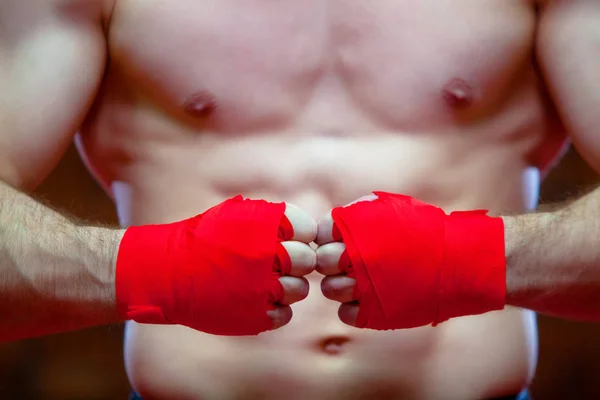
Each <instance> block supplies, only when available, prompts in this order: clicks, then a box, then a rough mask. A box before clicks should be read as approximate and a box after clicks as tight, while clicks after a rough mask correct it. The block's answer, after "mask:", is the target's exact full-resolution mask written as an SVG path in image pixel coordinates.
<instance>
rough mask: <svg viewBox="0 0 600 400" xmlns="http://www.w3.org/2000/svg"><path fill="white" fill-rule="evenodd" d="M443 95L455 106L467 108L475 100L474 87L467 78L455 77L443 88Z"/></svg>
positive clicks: (451, 105) (447, 101)
mask: <svg viewBox="0 0 600 400" xmlns="http://www.w3.org/2000/svg"><path fill="white" fill-rule="evenodd" d="M442 96H443V98H444V100H445V101H446V103H447V104H448V105H449V106H450V107H453V108H466V107H469V106H470V105H472V104H473V102H474V101H475V93H474V90H473V87H471V85H469V84H468V83H467V82H466V81H465V80H463V79H460V78H454V79H452V80H451V81H450V82H448V83H447V84H446V85H445V86H444V87H443V89H442Z"/></svg>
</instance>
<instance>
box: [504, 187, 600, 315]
mask: <svg viewBox="0 0 600 400" xmlns="http://www.w3.org/2000/svg"><path fill="white" fill-rule="evenodd" d="M503 219H504V222H505V240H506V258H507V270H506V282H507V302H508V303H509V304H511V305H514V306H519V307H524V308H528V309H532V310H535V311H538V312H542V313H547V314H551V315H556V316H560V317H565V318H576V319H584V320H593V321H600V188H599V189H596V190H595V191H593V192H591V193H589V194H588V195H586V196H584V197H582V198H580V199H579V200H577V201H575V202H573V203H571V204H569V205H566V206H564V207H562V208H559V209H558V210H555V211H552V212H540V213H536V214H529V215H522V216H512V217H504V218H503Z"/></svg>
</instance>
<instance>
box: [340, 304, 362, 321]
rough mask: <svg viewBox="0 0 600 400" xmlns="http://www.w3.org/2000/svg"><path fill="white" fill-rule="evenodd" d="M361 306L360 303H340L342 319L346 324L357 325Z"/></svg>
mask: <svg viewBox="0 0 600 400" xmlns="http://www.w3.org/2000/svg"><path fill="white" fill-rule="evenodd" d="M359 307H360V305H359V304H358V303H344V304H342V305H340V308H339V309H338V317H339V318H340V321H342V322H343V323H345V324H346V325H350V326H356V319H357V317H358V310H359Z"/></svg>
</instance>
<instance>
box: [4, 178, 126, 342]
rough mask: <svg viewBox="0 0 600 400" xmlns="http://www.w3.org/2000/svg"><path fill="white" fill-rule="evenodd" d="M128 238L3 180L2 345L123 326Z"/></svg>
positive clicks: (119, 232) (117, 231)
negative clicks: (119, 297)
mask: <svg viewBox="0 0 600 400" xmlns="http://www.w3.org/2000/svg"><path fill="white" fill-rule="evenodd" d="M122 235H123V231H121V230H114V229H106V228H98V227H86V226H78V225H76V224H74V223H73V222H71V221H69V220H68V219H67V218H65V217H63V216H61V215H60V214H58V213H56V212H54V211H52V210H50V209H49V208H47V207H44V206H43V205H41V204H39V203H37V202H35V201H34V200H32V199H31V198H29V197H28V196H26V195H24V194H21V193H19V192H18V191H16V190H14V189H12V188H11V187H9V186H8V185H6V184H3V183H0V341H3V340H17V339H21V338H24V337H29V336H35V335H39V334H48V333H56V332H62V331H67V330H73V329H80V328H84V327H88V326H94V325H102V324H107V323H111V322H115V321H116V320H117V313H116V302H115V264H116V256H117V251H118V246H119V243H120V240H121V238H122Z"/></svg>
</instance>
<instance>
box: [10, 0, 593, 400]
mask: <svg viewBox="0 0 600 400" xmlns="http://www.w3.org/2000/svg"><path fill="white" fill-rule="evenodd" d="M548 3H549V4H537V3H536V2H535V1H533V0H525V1H524V0H519V1H517V0H508V1H507V0H490V1H486V2H481V1H462V2H460V1H458V2H457V1H450V0H435V1H422V2H408V1H393V0H377V1H370V2H365V1H363V2H359V1H321V0H319V1H315V0H309V1H304V2H291V1H285V2H284V1H281V2H261V3H258V2H243V1H234V0H219V1H216V0H195V1H193V0H174V1H147V2H136V1H131V0H104V1H103V0H30V1H21V0H2V1H1V5H2V7H1V8H2V13H1V14H0V70H1V71H2V73H1V74H0V106H1V108H0V126H1V129H2V146H1V147H0V148H1V149H2V157H1V160H2V165H1V167H2V168H1V169H0V171H1V174H2V175H1V177H2V179H3V180H4V181H5V182H7V183H8V184H10V185H12V186H13V187H16V188H18V189H21V190H27V189H29V188H31V187H34V186H35V185H36V184H38V183H39V182H40V181H41V180H42V179H43V178H44V177H45V176H46V175H47V173H48V172H49V171H50V170H51V169H52V167H53V166H54V165H55V164H56V162H57V160H58V159H59V158H60V157H61V154H62V153H63V151H64V149H65V148H66V147H67V145H68V143H69V142H70V141H71V139H72V138H73V132H75V131H79V134H78V135H77V136H76V143H77V145H78V148H79V150H80V151H81V155H82V157H83V159H84V160H85V162H86V163H87V165H88V167H89V169H90V171H91V172H92V173H93V174H94V176H95V177H96V178H97V180H98V181H99V182H100V183H101V184H102V185H103V186H104V188H105V189H106V191H107V192H108V193H109V194H110V196H112V198H113V199H114V201H115V203H116V206H117V210H118V214H119V218H120V222H121V224H122V225H123V226H124V227H127V226H132V225H142V224H157V223H165V222H173V221H179V220H182V219H184V218H189V217H190V216H193V215H195V214H198V213H201V212H204V211H205V210H207V209H209V208H210V207H212V206H214V205H216V204H219V203H221V202H222V201H223V200H225V199H227V198H230V197H232V196H234V195H236V194H239V193H242V194H243V195H244V196H246V197H249V198H255V199H266V200H268V201H275V202H282V201H286V202H289V203H293V204H296V205H298V206H299V207H301V208H302V209H303V210H305V211H306V212H307V213H308V214H310V215H311V216H312V217H314V218H319V217H321V216H323V215H326V214H327V213H329V211H330V210H331V209H332V208H333V207H335V206H340V205H343V204H346V203H348V202H350V201H352V200H354V199H356V198H358V197H360V196H363V195H365V194H368V193H370V192H371V191H372V190H374V189H377V190H384V191H388V192H393V193H404V194H408V195H411V196H414V197H417V198H419V199H421V200H423V201H426V202H429V203H432V204H436V205H438V206H441V207H443V208H444V209H445V210H447V211H451V210H464V209H478V208H485V209H490V210H491V211H492V212H493V213H519V212H525V211H528V210H532V209H533V208H534V207H535V206H536V197H537V189H538V186H539V181H540V176H541V175H543V172H544V171H545V170H546V169H547V167H548V166H549V165H550V164H551V162H552V160H553V159H555V157H556V156H557V155H558V153H559V152H560V149H561V148H563V145H564V138H565V135H564V132H563V130H562V128H561V126H562V125H561V123H559V121H558V118H557V117H556V115H555V112H554V106H553V105H552V102H550V101H549V100H548V98H547V96H546V95H545V90H544V86H543V85H542V83H541V82H542V80H541V78H540V76H541V75H540V73H539V72H538V69H539V70H542V71H544V78H545V80H546V81H547V82H548V83H549V85H548V87H549V88H550V92H551V93H552V94H555V95H556V96H555V97H554V102H555V104H556V107H557V109H558V110H559V114H561V113H562V115H563V116H565V122H566V123H567V128H568V129H567V130H568V131H569V133H570V134H572V136H573V137H574V138H575V140H576V142H579V143H581V144H582V147H583V148H585V149H587V150H588V151H587V155H588V156H590V157H598V154H599V153H600V151H598V147H599V145H598V143H599V142H598V135H596V136H593V135H591V131H589V129H590V128H596V127H597V126H598V124H597V123H596V122H597V121H593V120H592V118H593V117H596V114H597V110H598V107H599V106H600V99H598V94H597V93H598V92H599V91H598V90H596V92H595V94H594V92H593V89H592V88H593V85H594V84H596V85H597V84H598V81H597V80H594V79H593V78H594V76H593V75H594V73H595V72H596V70H597V65H598V59H597V58H596V59H591V57H592V55H591V54H590V49H591V44H592V43H594V42H593V41H594V40H596V42H595V43H596V44H597V43H598V42H597V39H598V37H597V36H598V35H597V21H598V18H600V7H599V6H598V3H596V2H593V1H588V0H579V1H575V0H571V1H554V2H550V1H548ZM594 30H596V31H594ZM536 33H537V34H536ZM593 34H595V35H596V36H595V37H594V36H593ZM536 39H537V40H536ZM536 45H537V50H538V51H537V53H536V52H535V51H534V46H536ZM596 48H597V47H596ZM594 57H597V52H596V55H594ZM538 67H541V68H538ZM594 96H595V97H594ZM592 101H595V103H592ZM590 110H595V111H590ZM590 112H591V113H592V114H590ZM540 171H541V174H540ZM8 192H10V193H12V194H11V196H13V198H14V199H16V200H14V199H13V201H12V202H11V204H13V205H14V204H20V202H25V200H24V198H25V197H24V196H20V195H19V196H18V195H16V194H14V193H13V192H12V191H10V189H8V188H4V189H3V193H4V195H5V196H8V195H7V194H6V193H8ZM40 212H41V211H40ZM36 215H37V214H36ZM4 218H6V216H5V217H4ZM296 223H297V221H296ZM101 235H102V234H101V233H97V236H98V237H100V236H101ZM94 237H95V236H94ZM306 241H309V240H306ZM109 247H110V246H109ZM112 256H113V257H114V254H113V255H112ZM299 275H301V274H299ZM321 279H322V277H321V276H320V275H317V274H311V275H309V276H308V281H309V282H310V285H311V287H312V290H311V291H310V294H309V295H308V297H307V298H306V300H304V301H302V302H300V303H298V304H297V305H296V306H295V307H294V317H293V319H292V320H291V322H290V323H289V324H287V326H285V327H283V328H281V329H278V330H274V331H270V332H266V333H263V334H261V335H259V336H256V337H219V336H212V335H208V334H203V333H199V332H197V331H195V330H192V329H189V328H185V327H179V326H168V325H161V326H158V325H145V324H137V323H130V324H129V325H128V326H127V331H126V333H127V335H126V337H127V338H126V343H125V354H126V356H125V361H126V366H127V371H128V374H129V377H130V380H131V383H132V386H133V387H134V388H135V389H136V390H137V392H138V393H139V394H140V395H141V397H143V398H146V399H205V398H208V399H238V398H239V399H246V398H247V399H253V398H260V399H266V398H273V399H279V398H294V399H309V398H319V399H353V398H357V399H358V398H398V399H444V400H451V399H487V398H495V397H500V396H507V395H515V394H517V393H519V392H521V391H522V390H523V389H525V388H526V387H527V386H528V384H529V382H530V380H531V378H532V376H533V373H534V370H535V363H536V326H535V316H534V314H533V313H532V312H528V311H523V310H521V309H514V308H506V309H505V310H503V311H498V312H491V313H488V314H485V315H481V316H472V317H465V318H457V319H453V320H450V321H448V322H446V323H444V324H441V325H440V326H438V327H436V328H431V327H422V328H416V329H411V330H399V331H388V332H379V331H373V330H366V329H356V328H353V327H351V326H349V325H347V324H344V323H342V322H341V321H340V320H339V319H338V318H336V315H337V308H338V305H337V303H334V302H332V301H330V300H327V299H325V298H324V296H323V295H322V293H321V291H320V290H318V287H319V285H320V281H321ZM98 281H102V279H100V278H99V279H98ZM324 289H325V292H326V293H328V290H327V288H324ZM288 292H289V290H288ZM329 294H330V295H331V293H330V292H329ZM80 295H81V294H80ZM103 295H104V296H107V294H106V293H103ZM90 296H91V295H90ZM98 296H99V297H101V295H100V294H98ZM73 297H76V295H75V294H73ZM330 297H335V296H330ZM103 311H104V312H105V313H108V314H110V311H108V310H107V309H105V310H103ZM101 312H102V310H101V311H98V313H101ZM88 317H89V318H90V323H92V322H94V323H101V322H102V321H108V320H110V318H105V319H104V320H102V318H101V317H99V316H93V315H88ZM286 318H287V317H286ZM80 325H81V324H80Z"/></svg>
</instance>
